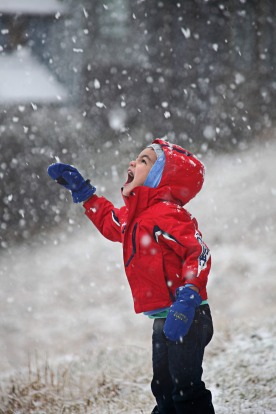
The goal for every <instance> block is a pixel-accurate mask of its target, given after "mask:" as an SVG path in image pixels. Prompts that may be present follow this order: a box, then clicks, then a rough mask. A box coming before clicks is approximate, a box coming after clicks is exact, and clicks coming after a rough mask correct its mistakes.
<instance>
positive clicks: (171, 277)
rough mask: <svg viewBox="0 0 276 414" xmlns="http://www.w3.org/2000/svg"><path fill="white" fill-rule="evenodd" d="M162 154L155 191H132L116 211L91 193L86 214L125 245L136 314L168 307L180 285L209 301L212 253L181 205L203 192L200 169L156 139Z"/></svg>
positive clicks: (183, 153) (180, 150) (181, 151)
mask: <svg viewBox="0 0 276 414" xmlns="http://www.w3.org/2000/svg"><path fill="white" fill-rule="evenodd" d="M154 143H158V144H160V145H161V146H162V148H163V150H164V153H165V158H166V161H165V167H164V171H163V175H162V179H161V181H160V184H159V185H158V187H157V188H149V187H144V186H141V187H136V188H135V190H134V191H133V193H132V194H131V195H130V196H129V197H124V201H125V206H123V207H121V208H115V207H114V205H113V204H112V203H111V202H110V201H108V200H107V199H106V198H104V197H98V196H97V195H93V196H92V197H91V198H90V199H89V200H88V201H86V202H85V203H84V207H85V210H86V211H85V214H86V215H87V216H88V218H89V219H90V220H91V221H92V222H93V223H94V225H95V226H96V227H97V228H98V230H99V231H100V232H101V233H102V234H103V236H105V237H106V238H107V239H109V240H111V241H117V242H121V243H122V244H123V256H124V265H125V271H126V275H127V278H128V282H129V285H130V288H131V291H132V295H133V300H134V308H135V312H136V313H140V312H146V311H152V310H155V309H159V308H164V307H169V306H170V305H171V304H172V302H173V300H174V295H175V290H176V289H177V288H178V287H179V286H183V285H184V284H187V283H192V284H193V285H195V286H197V287H198V289H199V294H200V295H201V297H202V300H205V299H207V292H206V283H207V278H208V274H209V271H210V266H211V257H210V252H209V249H208V247H207V246H206V244H205V243H204V242H203V241H202V237H201V233H200V231H199V230H198V225H197V221H196V219H195V218H192V216H191V215H190V214H189V213H188V212H187V211H186V210H185V209H184V207H183V206H184V205H185V204H186V203H187V202H188V201H189V200H191V199H192V198H193V197H194V196H195V195H196V194H197V193H198V192H199V191H200V189H201V187H202V184H203V181H204V167H203V165H202V164H201V162H200V161H199V160H198V159H197V158H195V157H194V156H193V155H192V154H191V153H189V152H188V151H186V150H184V149H183V148H181V147H179V146H177V145H174V144H170V143H168V142H166V141H163V140H159V139H156V140H155V141H154Z"/></svg>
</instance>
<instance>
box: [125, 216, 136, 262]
mask: <svg viewBox="0 0 276 414" xmlns="http://www.w3.org/2000/svg"><path fill="white" fill-rule="evenodd" d="M137 227H138V223H135V225H134V227H133V230H132V236H131V244H132V252H131V255H130V257H129V258H128V260H127V262H126V264H125V267H128V266H129V264H130V262H131V260H132V259H133V257H134V256H135V254H136V252H137V243H136V233H137Z"/></svg>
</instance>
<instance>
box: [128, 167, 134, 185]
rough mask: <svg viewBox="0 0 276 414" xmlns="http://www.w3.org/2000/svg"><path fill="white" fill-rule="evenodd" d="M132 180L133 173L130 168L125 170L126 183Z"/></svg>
mask: <svg viewBox="0 0 276 414" xmlns="http://www.w3.org/2000/svg"><path fill="white" fill-rule="evenodd" d="M133 180H134V174H133V172H132V171H131V170H128V171H127V180H126V184H129V183H131V182H132V181H133Z"/></svg>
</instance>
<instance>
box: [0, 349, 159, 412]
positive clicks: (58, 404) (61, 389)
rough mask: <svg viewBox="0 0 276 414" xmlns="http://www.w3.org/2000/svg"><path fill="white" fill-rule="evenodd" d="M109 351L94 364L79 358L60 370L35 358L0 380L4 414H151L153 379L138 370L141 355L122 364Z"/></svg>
mask: <svg viewBox="0 0 276 414" xmlns="http://www.w3.org/2000/svg"><path fill="white" fill-rule="evenodd" d="M117 351H118V350H117ZM111 352H114V350H112V351H111V350H105V351H103V350H101V352H100V353H98V354H97V355H96V354H95V355H94V356H92V358H91V359H90V360H80V359H79V358H76V359H72V360H71V361H70V362H63V363H58V364H57V365H56V366H54V365H53V364H52V365H51V364H50V363H49V362H48V361H46V362H44V363H40V362H39V361H38V358H36V359H35V361H34V362H32V363H31V362H30V363H29V366H28V368H27V369H25V370H21V371H20V372H17V373H15V374H13V375H12V376H9V377H7V378H6V379H5V380H2V386H1V389H0V413H1V414H2V413H5V414H44V413H49V414H69V413H70V414H86V413H91V414H92V413H93V414H99V413H101V414H105V413H106V414H111V413H112V414H114V413H137V414H138V413H140V414H141V413H148V412H150V410H151V408H152V406H153V402H152V401H151V396H150V391H149V386H148V384H149V382H150V378H149V377H148V375H145V374H144V373H142V372H141V368H142V367H141V365H140V366H139V367H138V365H139V363H141V357H142V358H144V355H142V354H143V352H142V353H141V350H135V351H134V352H133V353H132V355H131V357H130V356H129V355H127V354H126V355H122V356H121V358H119V359H118V358H117V357H116V354H117V352H116V350H115V352H114V356H113V358H112V356H111ZM117 356H118V354H117ZM103 361H104V362H103ZM102 362H103V363H102ZM126 364H128V365H126ZM107 365H108V366H109V367H108V368H107ZM122 366H123V367H124V369H123V370H122ZM122 371H123V373H122ZM148 374H149V372H148ZM134 407H135V408H134Z"/></svg>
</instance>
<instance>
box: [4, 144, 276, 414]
mask: <svg viewBox="0 0 276 414" xmlns="http://www.w3.org/2000/svg"><path fill="white" fill-rule="evenodd" d="M275 154H276V143H275V142H272V141H270V142H268V143H267V144H266V145H264V146H262V145H255V146H254V147H252V148H250V149H248V150H247V151H243V152H239V153H237V154H229V155H217V156H216V157H214V156H212V157H211V156H208V157H206V159H204V162H205V164H206V166H207V175H206V183H205V187H204V189H203V190H202V193H201V194H200V195H199V196H198V197H197V198H196V199H195V200H193V201H192V202H191V203H190V205H189V206H188V209H189V210H190V211H191V212H192V213H193V214H194V215H195V216H196V217H197V218H198V221H199V225H200V228H201V230H202V232H203V235H204V239H205V241H206V242H207V244H208V245H209V247H210V248H211V251H212V255H213V271H212V274H211V276H210V282H209V300H210V304H211V308H212V313H213V318H214V325H215V336H214V338H213V341H212V342H211V344H210V345H209V347H208V349H207V351H206V358H205V364H204V379H205V381H206V383H207V385H208V387H210V388H211V390H212V392H213V395H214V404H215V407H216V412H217V414H225V413H235V414H236V413H250V414H251V413H252V414H271V413H276V401H275V393H274V387H275V373H274V371H275V348H276V345H275V332H276V328H275V316H274V315H275V271H276V258H275V238H274V230H275V220H276V203H275V201H276V185H275V167H274V163H275V161H274V160H275ZM76 209H79V211H80V214H82V207H81V206H76ZM0 277H1V291H0V315H1V316H0V354H1V359H0V368H1V372H2V373H3V374H2V379H3V382H4V377H5V378H7V377H9V375H10V373H11V371H12V370H20V369H23V368H24V367H26V366H27V364H28V355H30V357H31V358H32V357H33V355H34V354H35V352H37V353H38V355H39V356H40V357H41V358H43V357H44V355H46V354H47V358H48V359H49V360H50V361H56V362H55V363H56V364H58V363H60V361H66V360H70V361H71V363H72V364H74V367H75V368H74V369H75V370H76V371H81V372H82V376H84V377H85V378H86V380H87V382H89V384H90V386H91V387H92V389H93V386H94V385H95V387H96V385H97V384H98V383H97V384H96V379H97V378H100V375H103V373H104V375H105V376H106V377H105V378H109V380H110V381H111V382H112V381H113V385H114V384H117V385H118V384H119V385H120V386H121V388H122V389H123V392H121V393H120V394H119V396H117V398H113V399H110V400H106V399H102V400H101V399H98V400H97V402H96V406H95V407H94V408H93V414H98V413H101V414H104V413H108V412H112V413H133V414H134V413H136V412H137V413H138V412H140V413H141V412H144V413H147V412H150V409H151V408H152V406H153V399H152V396H151V394H150V389H149V382H150V375H151V367H150V353H151V350H150V341H151V338H150V336H151V322H150V321H149V320H148V319H146V318H145V317H144V316H143V315H135V314H134V311H133V306H132V300H131V296H130V292H129V288H128V285H127V283H126V280H125V276H124V274H123V268H122V259H121V249H120V245H119V244H113V243H111V242H109V241H106V240H104V239H103V238H102V237H101V236H99V235H98V234H97V232H96V230H95V229H94V228H93V226H92V225H91V224H90V223H88V222H87V223H86V221H85V218H84V221H83V228H81V229H80V231H79V232H77V233H76V232H75V233H74V234H72V238H71V239H70V240H64V241H62V240H61V239H60V237H58V235H56V237H55V235H52V236H51V237H49V240H46V241H45V245H43V246H41V245H35V246H34V247H32V248H30V247H27V246H23V245H22V246H20V247H16V248H13V249H11V251H9V252H6V253H5V254H4V255H3V256H2V257H1V271H0ZM74 372H75V371H74ZM97 386H99V384H98V385H97ZM134 391H135V392H134ZM89 392H90V393H92V391H89Z"/></svg>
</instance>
